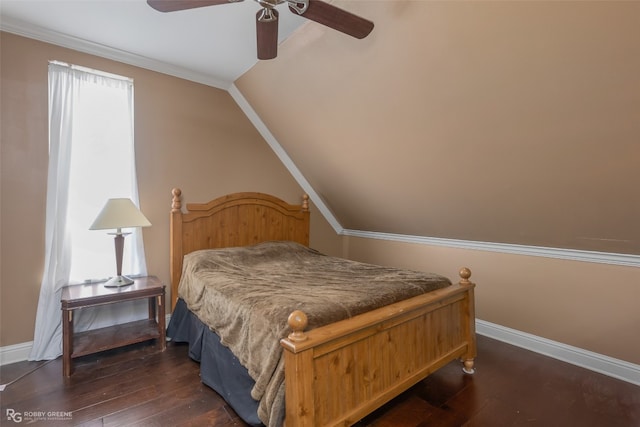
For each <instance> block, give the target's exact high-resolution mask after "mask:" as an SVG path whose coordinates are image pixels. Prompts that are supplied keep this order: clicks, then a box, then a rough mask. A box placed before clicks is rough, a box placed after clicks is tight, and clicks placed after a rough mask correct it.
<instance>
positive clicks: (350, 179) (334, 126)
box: [236, 0, 640, 254]
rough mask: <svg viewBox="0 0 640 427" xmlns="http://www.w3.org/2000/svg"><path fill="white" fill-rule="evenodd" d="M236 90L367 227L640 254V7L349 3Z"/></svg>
mask: <svg viewBox="0 0 640 427" xmlns="http://www.w3.org/2000/svg"><path fill="white" fill-rule="evenodd" d="M334 4H336V5H338V6H342V7H344V8H345V9H348V10H350V11H352V12H354V13H357V14H359V15H361V16H365V17H367V18H369V19H372V20H373V21H374V22H375V28H374V30H373V32H372V33H371V35H370V36H369V37H368V38H366V39H364V40H356V39H353V38H350V37H348V36H345V35H343V34H340V33H338V32H336V31H333V30H331V29H327V28H325V27H323V26H321V25H319V24H317V23H314V22H309V23H306V24H305V25H303V27H302V28H300V29H299V30H298V32H296V33H295V34H294V35H293V36H292V37H290V38H289V39H288V40H286V41H285V42H284V43H283V44H282V45H281V46H280V50H279V54H278V58H277V59H276V60H273V61H262V62H260V63H258V64H257V65H256V66H255V67H253V68H252V69H250V70H249V71H248V72H247V73H245V74H244V75H243V76H242V77H241V78H239V79H238V80H237V81H236V86H237V87H238V89H239V90H240V91H241V92H242V93H243V94H244V96H245V97H246V98H247V100H248V101H249V103H250V104H251V105H252V106H253V108H254V109H255V110H256V112H257V114H258V115H259V116H260V117H261V118H262V120H263V121H264V122H265V124H266V125H267V127H268V128H269V129H270V130H271V132H272V133H273V134H274V136H275V137H276V139H277V140H278V141H279V142H280V144H281V145H282V146H283V147H284V149H285V150H286V151H287V153H288V154H289V155H290V156H291V158H292V159H293V161H294V163H295V164H296V165H297V166H298V168H299V169H300V170H302V171H303V173H304V174H305V177H306V178H307V179H308V180H309V182H310V183H311V185H312V186H313V187H314V189H315V190H316V191H317V192H318V193H319V194H320V195H322V196H323V197H324V199H325V200H326V201H327V203H328V204H329V207H330V209H331V210H332V211H333V212H334V214H335V215H336V217H337V219H338V221H339V222H340V223H341V224H342V225H343V226H344V227H345V228H351V229H357V230H367V231H382V232H389V233H398V234H408V235H418V236H430V237H443V238H454V239H464V240H475V241H484V242H502V243H515V244H524V245H534V246H547V247H556V248H573V249H582V250H592V251H602V252H614V253H627V254H640V227H638V226H637V223H638V217H640V192H638V191H637V188H636V187H637V183H638V182H640V168H638V166H637V162H638V158H640V144H638V141H640V120H638V117H640V77H639V76H640V54H639V53H640V3H639V2H542V1H540V2H538V1H524V2H508V1H507V2H504V1H503V2H499V1H498V2H489V1H463V2H459V1H368V0H362V1H336V2H334Z"/></svg>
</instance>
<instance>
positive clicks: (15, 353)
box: [0, 341, 33, 366]
mask: <svg viewBox="0 0 640 427" xmlns="http://www.w3.org/2000/svg"><path fill="white" fill-rule="evenodd" d="M32 346H33V341H29V342H23V343H20V344H14V345H7V346H4V347H0V366H4V365H9V364H11V363H16V362H22V361H25V360H27V358H28V357H29V353H31V347H32Z"/></svg>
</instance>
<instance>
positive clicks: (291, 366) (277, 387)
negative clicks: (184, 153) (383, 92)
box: [167, 189, 476, 427]
mask: <svg viewBox="0 0 640 427" xmlns="http://www.w3.org/2000/svg"><path fill="white" fill-rule="evenodd" d="M172 195H173V198H172V207H171V221H170V275H171V305H172V310H173V314H172V317H171V322H170V325H169V329H168V331H167V335H168V336H169V337H171V338H172V339H173V340H174V341H185V342H188V343H189V354H190V356H191V357H192V358H194V359H195V360H197V361H199V362H200V363H201V377H202V380H203V382H204V383H205V384H207V385H209V386H211V387H212V388H214V389H215V390H216V391H218V392H219V393H220V394H221V395H222V396H223V397H224V398H225V400H227V402H228V403H229V404H230V405H231V406H232V407H233V408H234V410H236V412H237V413H238V414H239V415H240V416H241V418H243V419H244V420H245V421H246V422H247V423H248V424H250V425H261V424H265V425H268V426H269V427H272V426H279V425H282V424H283V423H286V426H287V427H292V426H293V427H295V426H325V425H352V424H354V423H356V422H357V421H358V420H360V419H361V418H363V417H364V416H365V415H367V414H369V413H370V412H372V411H373V410H375V409H377V408H378V407H380V406H382V405H383V404H384V403H386V402H387V401H389V400H391V399H392V398H393V397H395V396H397V395H399V394H400V393H402V392H403V391H405V390H406V389H408V388H409V387H411V386H413V385H414V384H416V383H417V382H419V381H420V380H422V379H424V378H425V377H426V376H427V375H429V374H430V373H431V372H434V371H435V370H437V369H438V368H440V367H442V366H444V365H446V364H448V363H449V362H450V361H452V360H456V359H459V360H461V361H462V362H463V371H464V372H466V373H473V366H474V358H475V356H476V341H475V313H474V287H475V284H474V283H472V282H471V281H470V276H471V272H470V271H469V269H467V268H463V269H461V270H460V280H459V282H458V283H455V284H452V283H451V282H450V281H449V280H448V279H447V278H444V277H442V276H439V275H437V274H430V273H422V272H414V271H410V270H401V269H394V268H391V267H382V266H372V265H369V264H362V263H356V262H354V261H348V260H342V259H338V258H334V257H327V256H326V255H324V254H321V253H319V252H317V251H314V250H313V249H311V248H309V247H308V245H309V201H308V197H307V196H303V200H302V204H300V205H291V204H288V203H286V202H284V201H282V200H280V199H279V198H277V197H274V196H271V195H267V194H262V193H255V192H245V193H234V194H229V195H226V196H223V197H220V198H217V199H215V200H211V201H209V202H207V203H199V204H196V203H189V204H187V205H186V212H183V209H182V201H181V196H182V192H181V191H180V190H179V189H174V190H173V191H172ZM283 254H284V255H283ZM273 256H276V257H279V258H276V260H277V261H276V263H275V265H276V267H274V264H273V261H272V257H273ZM265 260H267V261H268V262H269V264H266V262H267V261H265ZM240 261H241V262H242V264H238V262H240ZM325 264H326V265H325ZM334 265H335V266H336V267H335V268H334V267H333V266H334ZM318 266H321V267H318ZM318 268H319V269H320V270H316V269H318ZM331 269H333V270H331ZM351 269H354V271H351ZM334 270H335V271H334ZM330 271H331V273H329V272H330ZM396 276H400V277H401V280H400V282H403V283H405V285H404V287H403V288H402V289H400V287H397V286H396V285H395V283H396V282H392V279H395V278H396ZM320 277H322V280H323V284H322V285H320V284H319V283H320V282H319V278H320ZM387 279H389V280H387ZM210 280H215V284H212V283H211V282H210ZM376 281H378V282H381V283H382V282H384V283H387V282H388V283H391V284H392V285H389V287H392V288H394V292H397V293H398V295H397V296H393V297H392V296H387V293H386V291H385V292H384V293H383V292H382V291H380V292H381V293H380V294H379V295H378V294H377V293H376V292H378V291H377V290H376V289H377V286H379V285H378V284H376V287H373V284H372V282H376ZM303 284H304V286H305V287H304V288H303V287H302V286H303ZM370 284H371V285H372V287H370V288H369V287H368V286H369V285H370ZM330 288H331V291H328V289H330ZM396 288H397V289H396ZM334 291H335V292H334ZM357 291H359V292H360V294H358V293H356V292H357ZM362 291H364V295H366V297H365V296H363V293H362ZM350 292H351V293H350ZM334 293H335V295H333V294H334ZM330 296H332V298H333V299H330ZM268 301H271V302H270V303H269V304H267V302H268ZM317 301H320V303H317ZM363 301H366V302H367V306H364V303H363ZM370 303H371V304H373V305H371V306H369V305H368V304H370Z"/></svg>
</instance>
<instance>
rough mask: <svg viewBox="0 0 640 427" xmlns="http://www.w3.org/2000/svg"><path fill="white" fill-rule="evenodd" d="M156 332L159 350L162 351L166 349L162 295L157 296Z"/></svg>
mask: <svg viewBox="0 0 640 427" xmlns="http://www.w3.org/2000/svg"><path fill="white" fill-rule="evenodd" d="M157 299H158V332H160V337H159V338H158V340H159V341H160V342H159V344H160V350H161V351H164V350H165V349H166V348H167V340H166V337H165V325H164V324H165V321H164V320H165V314H164V293H162V295H158V297H157Z"/></svg>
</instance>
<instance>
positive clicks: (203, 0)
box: [147, 0, 242, 12]
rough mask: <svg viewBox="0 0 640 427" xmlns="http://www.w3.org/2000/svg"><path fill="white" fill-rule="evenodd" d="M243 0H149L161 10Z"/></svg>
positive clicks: (167, 10)
mask: <svg viewBox="0 0 640 427" xmlns="http://www.w3.org/2000/svg"><path fill="white" fill-rule="evenodd" d="M241 1H242V0H147V3H148V4H149V6H151V7H152V8H154V9H155V10H158V11H160V12H175V11H177V10H185V9H195V8H196V7H205V6H215V5H217V4H226V3H238V2H241Z"/></svg>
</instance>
